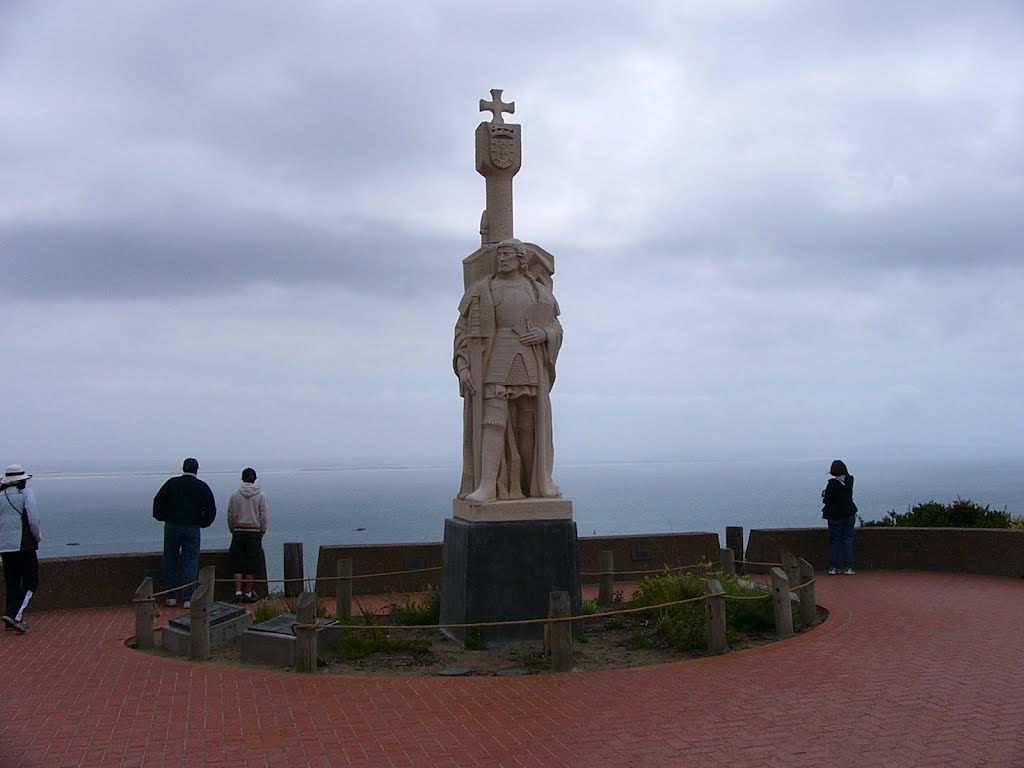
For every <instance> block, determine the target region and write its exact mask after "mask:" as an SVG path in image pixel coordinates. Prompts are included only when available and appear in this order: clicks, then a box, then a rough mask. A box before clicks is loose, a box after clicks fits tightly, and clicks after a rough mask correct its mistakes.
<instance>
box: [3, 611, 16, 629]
mask: <svg viewBox="0 0 1024 768" xmlns="http://www.w3.org/2000/svg"><path fill="white" fill-rule="evenodd" d="M4 629H14V619H12V618H11V617H10V616H7V615H6V614H5V615H4Z"/></svg>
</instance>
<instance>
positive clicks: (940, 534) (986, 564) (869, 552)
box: [746, 527, 1024, 577]
mask: <svg viewBox="0 0 1024 768" xmlns="http://www.w3.org/2000/svg"><path fill="white" fill-rule="evenodd" d="M784 549H788V550H789V551H790V552H792V553H793V554H794V555H796V556H797V557H802V558H804V559H806V560H807V561H808V562H809V563H810V564H811V565H813V566H814V568H815V570H816V571H821V570H826V569H827V568H828V530H827V529H826V528H824V527H822V528H775V529H754V530H752V531H750V534H749V536H748V539H747V551H746V559H747V560H751V561H758V562H778V561H779V557H780V556H781V553H782V550H784ZM853 553H854V562H855V564H856V567H857V570H865V571H867V570H900V569H910V570H920V571H948V572H953V573H979V574H985V575H991V576H1015V577H1024V531H1014V530H1007V529H993V528H876V527H870V528H861V527H858V528H857V530H856V533H855V534H854V540H853Z"/></svg>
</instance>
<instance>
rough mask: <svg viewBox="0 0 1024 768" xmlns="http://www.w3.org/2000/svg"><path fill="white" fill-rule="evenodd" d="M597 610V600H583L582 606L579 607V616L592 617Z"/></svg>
mask: <svg viewBox="0 0 1024 768" xmlns="http://www.w3.org/2000/svg"><path fill="white" fill-rule="evenodd" d="M598 610H599V606H598V604H597V600H584V601H583V605H581V606H580V615H582V616H593V615H594V614H595V613H597V612H598Z"/></svg>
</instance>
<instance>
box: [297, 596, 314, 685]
mask: <svg viewBox="0 0 1024 768" xmlns="http://www.w3.org/2000/svg"><path fill="white" fill-rule="evenodd" d="M295 623H296V624H306V625H314V624H316V594H315V593H313V592H303V593H302V594H301V595H299V599H298V600H296V601H295ZM295 671H296V672H316V627H315V626H308V627H303V626H298V627H295Z"/></svg>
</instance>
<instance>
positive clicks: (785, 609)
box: [770, 568, 793, 637]
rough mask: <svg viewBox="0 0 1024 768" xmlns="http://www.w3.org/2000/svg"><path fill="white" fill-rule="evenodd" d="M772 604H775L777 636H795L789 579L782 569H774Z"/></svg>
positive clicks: (772, 574) (772, 573) (772, 572)
mask: <svg viewBox="0 0 1024 768" xmlns="http://www.w3.org/2000/svg"><path fill="white" fill-rule="evenodd" d="M770 573H771V576H772V602H773V603H774V604H775V634H777V635H778V636H779V637H792V636H793V608H792V607H791V606H790V600H789V579H788V578H787V577H786V574H785V573H783V572H782V569H781V568H772V569H771V571H770Z"/></svg>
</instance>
